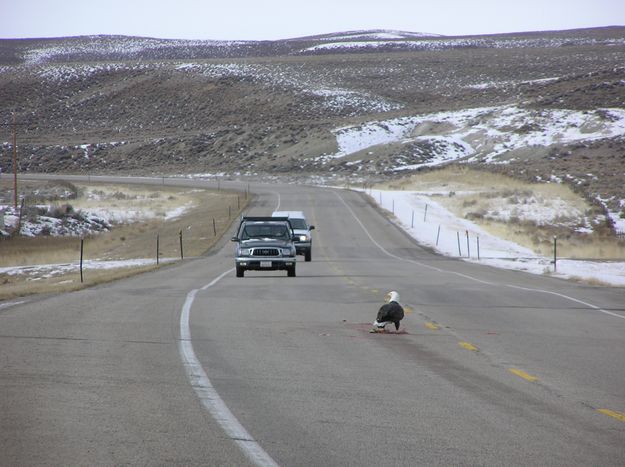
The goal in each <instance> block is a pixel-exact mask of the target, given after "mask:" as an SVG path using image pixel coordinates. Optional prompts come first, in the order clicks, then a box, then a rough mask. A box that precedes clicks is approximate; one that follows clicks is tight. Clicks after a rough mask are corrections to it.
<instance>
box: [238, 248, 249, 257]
mask: <svg viewBox="0 0 625 467" xmlns="http://www.w3.org/2000/svg"><path fill="white" fill-rule="evenodd" d="M250 252H251V250H250V249H249V248H241V249H240V250H239V256H249V255H250Z"/></svg>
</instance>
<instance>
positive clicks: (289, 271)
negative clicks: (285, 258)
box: [286, 266, 295, 277]
mask: <svg viewBox="0 0 625 467" xmlns="http://www.w3.org/2000/svg"><path fill="white" fill-rule="evenodd" d="M286 273H287V276H288V277H295V266H292V267H290V268H288V269H287V270H286Z"/></svg>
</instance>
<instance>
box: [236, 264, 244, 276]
mask: <svg viewBox="0 0 625 467" xmlns="http://www.w3.org/2000/svg"><path fill="white" fill-rule="evenodd" d="M244 274H245V269H243V268H241V267H239V266H237V277H243V275H244Z"/></svg>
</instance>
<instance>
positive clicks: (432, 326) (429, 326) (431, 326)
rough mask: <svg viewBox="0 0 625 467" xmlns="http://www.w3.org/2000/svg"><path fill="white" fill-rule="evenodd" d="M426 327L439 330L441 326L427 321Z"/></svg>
mask: <svg viewBox="0 0 625 467" xmlns="http://www.w3.org/2000/svg"><path fill="white" fill-rule="evenodd" d="M425 327H426V328H428V329H431V330H432V331H438V330H439V329H440V328H439V327H438V326H437V325H436V324H434V323H425Z"/></svg>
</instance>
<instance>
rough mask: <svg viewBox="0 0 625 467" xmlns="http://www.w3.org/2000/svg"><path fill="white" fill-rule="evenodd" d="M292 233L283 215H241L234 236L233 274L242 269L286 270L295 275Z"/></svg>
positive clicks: (293, 237)
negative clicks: (234, 271)
mask: <svg viewBox="0 0 625 467" xmlns="http://www.w3.org/2000/svg"><path fill="white" fill-rule="evenodd" d="M294 240H295V234H294V232H293V228H292V227H291V223H290V222H289V219H288V218H287V217H242V218H241V222H240V224H239V228H238V229H237V235H236V237H232V241H233V242H235V243H236V244H237V245H236V247H235V253H234V254H235V258H234V263H235V266H236V274H237V277H243V276H244V274H245V271H246V270H253V271H272V270H286V271H287V275H288V276H289V277H295V264H296V259H295V255H296V250H295V244H294V243H293V242H294Z"/></svg>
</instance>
